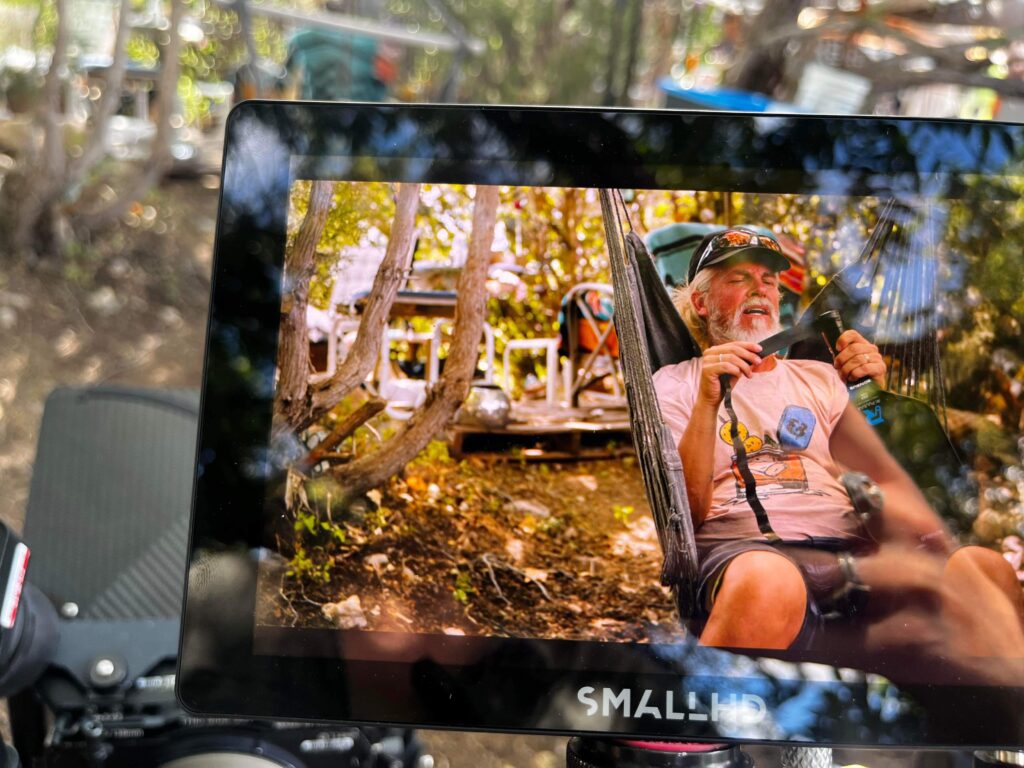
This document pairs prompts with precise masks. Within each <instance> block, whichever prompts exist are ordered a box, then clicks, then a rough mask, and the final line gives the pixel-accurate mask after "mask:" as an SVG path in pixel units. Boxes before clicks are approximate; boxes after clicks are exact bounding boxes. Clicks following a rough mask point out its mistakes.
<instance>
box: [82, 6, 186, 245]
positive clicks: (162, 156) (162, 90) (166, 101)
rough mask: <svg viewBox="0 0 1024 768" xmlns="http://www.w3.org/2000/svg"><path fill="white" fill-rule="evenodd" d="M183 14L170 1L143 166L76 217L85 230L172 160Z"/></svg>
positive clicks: (103, 222)
mask: <svg viewBox="0 0 1024 768" xmlns="http://www.w3.org/2000/svg"><path fill="white" fill-rule="evenodd" d="M184 15H185V0H171V18H170V31H169V34H170V40H169V41H168V43H167V45H165V46H164V49H163V50H162V51H161V52H160V77H159V79H158V80H157V92H158V94H159V97H158V100H157V110H158V115H157V117H158V121H157V124H156V136H154V137H153V148H152V151H151V152H150V157H149V161H148V163H147V164H146V168H145V170H144V171H143V172H142V173H141V174H140V175H139V176H138V177H137V178H136V181H135V184H133V185H132V186H131V187H129V188H128V190H126V191H125V192H124V193H123V194H122V195H121V196H120V197H119V198H118V199H117V200H115V201H114V202H112V203H111V204H110V205H108V206H106V207H105V208H101V209H100V210H98V211H95V212H92V213H87V214H84V215H82V216H81V217H79V218H78V222H79V223H80V224H81V225H82V226H84V227H85V228H87V229H89V230H98V229H103V228H105V227H108V226H110V225H111V224H113V223H114V222H115V221H117V220H118V219H119V218H121V217H122V216H123V215H124V214H125V213H126V212H127V211H128V209H129V208H130V207H131V205H132V203H134V202H135V201H137V200H139V199H140V198H142V197H143V196H145V194H146V193H147V192H149V190H150V189H151V188H152V187H153V185H155V184H156V183H157V182H159V181H160V180H161V179H162V178H163V177H164V175H165V174H166V173H167V171H169V170H170V168H171V165H172V164H173V162H174V158H173V156H172V155H171V143H172V141H173V140H174V127H173V125H172V118H173V117H174V114H175V108H176V106H177V97H178V96H177V95H178V73H179V72H180V71H181V35H180V34H179V31H178V27H179V26H180V25H181V20H182V17H183V16H184Z"/></svg>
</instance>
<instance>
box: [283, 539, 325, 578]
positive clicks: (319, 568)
mask: <svg viewBox="0 0 1024 768" xmlns="http://www.w3.org/2000/svg"><path fill="white" fill-rule="evenodd" d="M331 566H332V561H331V559H330V558H325V559H322V560H320V561H319V562H318V561H317V560H314V559H313V558H312V557H311V556H310V554H309V552H307V551H306V549H305V548H303V547H302V546H301V545H298V546H296V548H295V555H294V556H293V557H292V559H291V561H290V562H289V564H288V570H287V571H286V575H288V576H290V577H291V578H293V579H297V580H299V581H311V582H313V583H315V584H327V583H328V582H329V581H330V580H331Z"/></svg>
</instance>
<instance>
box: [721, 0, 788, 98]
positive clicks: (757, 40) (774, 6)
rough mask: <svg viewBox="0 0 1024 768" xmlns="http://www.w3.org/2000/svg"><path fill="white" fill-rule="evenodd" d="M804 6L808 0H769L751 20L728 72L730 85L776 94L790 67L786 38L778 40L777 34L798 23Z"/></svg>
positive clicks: (727, 77)
mask: <svg viewBox="0 0 1024 768" xmlns="http://www.w3.org/2000/svg"><path fill="white" fill-rule="evenodd" d="M803 7H804V0H768V2H766V3H765V5H764V8H763V9H762V10H761V12H760V13H759V14H757V16H754V17H753V18H751V19H749V20H748V21H747V23H746V24H745V25H744V35H743V37H744V41H743V43H744V44H743V48H742V49H741V53H740V56H739V57H738V58H737V60H736V62H735V63H734V64H733V66H732V67H731V68H730V69H729V71H728V72H727V73H726V76H725V83H726V85H728V86H730V87H732V88H738V89H740V90H744V91H756V92H758V93H765V94H768V95H769V96H770V95H772V92H773V91H774V90H775V87H776V86H777V85H778V84H779V83H781V82H782V79H783V76H784V75H785V66H786V40H784V39H783V40H777V39H774V33H775V32H776V31H777V30H778V29H780V28H781V27H787V26H790V25H793V24H795V23H796V20H797V17H798V16H799V15H800V11H801V10H803ZM768 41H771V42H768Z"/></svg>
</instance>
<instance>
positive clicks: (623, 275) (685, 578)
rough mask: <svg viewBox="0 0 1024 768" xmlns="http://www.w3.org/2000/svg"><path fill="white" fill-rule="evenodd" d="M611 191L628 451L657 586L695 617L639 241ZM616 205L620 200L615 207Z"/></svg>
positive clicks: (608, 228) (689, 532)
mask: <svg viewBox="0 0 1024 768" xmlns="http://www.w3.org/2000/svg"><path fill="white" fill-rule="evenodd" d="M614 194H615V193H614V192H613V191H612V190H607V189H602V190H601V192H600V197H601V210H602V214H603V218H604V224H605V234H606V242H607V247H608V257H609V262H610V264H611V271H612V282H613V285H614V290H615V315H614V318H615V330H616V333H617V334H618V337H619V350H620V355H621V357H620V362H621V363H622V366H623V374H624V379H625V383H626V397H627V399H628V401H629V410H630V416H631V418H632V420H633V423H634V425H635V427H636V428H635V429H633V430H632V435H633V445H634V447H635V449H636V453H637V459H638V463H639V464H640V469H641V472H642V474H643V479H644V486H645V487H646V489H647V495H648V498H649V500H650V503H651V511H652V513H653V515H654V520H655V523H656V525H657V528H658V537H659V540H660V542H661V546H662V552H663V553H664V564H663V568H662V583H663V584H665V585H671V586H673V587H674V588H675V593H676V601H677V603H678V605H679V610H680V613H681V614H682V615H684V616H692V615H694V614H695V613H696V607H697V604H696V595H697V575H698V568H697V549H696V543H695V537H694V534H693V520H692V517H691V515H690V508H689V505H688V503H687V500H686V495H685V487H686V485H685V482H684V481H683V473H682V463H681V461H680V459H679V450H678V447H677V446H676V444H675V441H674V440H673V438H672V434H671V432H670V431H669V429H668V427H667V426H666V425H665V422H664V420H663V419H662V416H661V409H660V407H659V405H658V400H657V395H656V393H655V391H654V382H653V380H652V378H651V354H650V350H649V347H648V344H647V336H646V334H645V328H644V304H645V300H644V294H643V293H642V291H641V288H640V285H641V279H642V278H641V276H640V275H639V274H638V259H637V253H638V252H641V251H642V250H643V249H644V245H643V241H641V240H640V239H639V237H637V235H636V234H635V233H633V232H630V233H628V234H625V233H624V232H623V230H622V219H621V217H620V215H619V213H620V211H621V210H622V208H619V209H617V208H616V200H615V198H614ZM618 202H619V203H620V204H621V202H622V201H621V200H620V201H618Z"/></svg>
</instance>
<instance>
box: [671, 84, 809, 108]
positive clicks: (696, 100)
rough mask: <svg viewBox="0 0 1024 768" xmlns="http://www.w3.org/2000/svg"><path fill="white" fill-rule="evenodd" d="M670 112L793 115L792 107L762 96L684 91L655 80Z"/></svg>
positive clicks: (750, 93) (724, 92)
mask: <svg viewBox="0 0 1024 768" xmlns="http://www.w3.org/2000/svg"><path fill="white" fill-rule="evenodd" d="M658 88H660V89H661V91H662V92H663V93H664V94H665V106H666V107H668V108H670V109H705V110H707V109H713V110H726V111H730V112H792V111H795V110H794V109H793V107H792V106H791V105H788V104H784V103H783V102H780V101H775V100H774V99H770V98H769V97H767V96H765V95H764V94H763V93H752V92H750V91H734V90H730V89H728V88H714V89H707V90H704V89H700V88H684V87H683V86H681V85H679V83H677V82H676V81H675V80H673V79H672V78H671V77H663V78H661V79H660V80H658Z"/></svg>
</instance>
